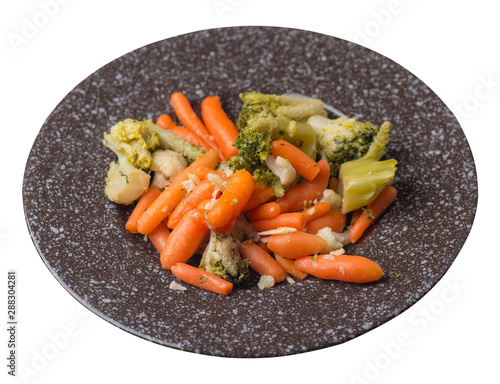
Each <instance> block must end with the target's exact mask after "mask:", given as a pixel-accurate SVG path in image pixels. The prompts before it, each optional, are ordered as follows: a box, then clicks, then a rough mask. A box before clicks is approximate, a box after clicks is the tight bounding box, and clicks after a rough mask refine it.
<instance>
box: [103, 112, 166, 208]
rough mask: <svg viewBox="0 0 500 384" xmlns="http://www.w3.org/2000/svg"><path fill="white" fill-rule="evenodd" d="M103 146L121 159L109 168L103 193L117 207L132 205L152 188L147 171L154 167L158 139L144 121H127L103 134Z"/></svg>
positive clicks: (158, 143)
mask: <svg viewBox="0 0 500 384" xmlns="http://www.w3.org/2000/svg"><path fill="white" fill-rule="evenodd" d="M103 144H104V145H105V146H106V147H108V148H109V149H111V150H112V151H113V152H114V153H115V154H116V156H117V157H118V160H117V161H116V162H115V161H113V162H111V163H110V165H109V170H108V173H107V176H106V187H105V189H104V193H105V194H106V196H108V198H109V199H110V200H112V201H114V202H116V203H118V204H124V205H128V204H131V203H133V202H134V201H135V200H136V199H138V198H139V197H140V196H141V195H142V194H143V193H144V192H145V191H146V189H147V188H148V187H149V182H150V175H149V174H148V173H147V172H145V171H144V170H147V169H148V168H149V167H150V166H151V162H152V156H151V151H152V150H154V149H156V148H157V147H158V146H159V145H160V141H159V138H158V135H157V134H156V133H155V132H150V131H148V130H147V129H146V127H145V125H144V124H143V123H142V122H141V121H138V120H133V119H126V120H123V121H120V122H119V123H117V124H116V125H114V126H113V127H112V128H111V130H110V132H109V133H104V138H103Z"/></svg>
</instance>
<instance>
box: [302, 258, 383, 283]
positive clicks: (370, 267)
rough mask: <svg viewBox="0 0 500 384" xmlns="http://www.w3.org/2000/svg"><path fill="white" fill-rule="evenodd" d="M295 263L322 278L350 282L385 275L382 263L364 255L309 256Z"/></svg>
mask: <svg viewBox="0 0 500 384" xmlns="http://www.w3.org/2000/svg"><path fill="white" fill-rule="evenodd" d="M295 265H296V266H297V268H299V269H300V270H302V271H304V272H306V273H309V274H311V275H313V276H316V277H319V278H321V279H327V280H339V281H345V282H350V283H369V282H372V281H376V280H378V279H380V278H381V277H382V276H383V275H384V272H383V271H382V268H381V267H380V265H378V264H377V263H376V262H374V261H372V260H370V259H367V258H366V257H363V256H350V255H335V256H334V255H317V256H312V257H311V256H307V257H301V258H299V259H296V260H295Z"/></svg>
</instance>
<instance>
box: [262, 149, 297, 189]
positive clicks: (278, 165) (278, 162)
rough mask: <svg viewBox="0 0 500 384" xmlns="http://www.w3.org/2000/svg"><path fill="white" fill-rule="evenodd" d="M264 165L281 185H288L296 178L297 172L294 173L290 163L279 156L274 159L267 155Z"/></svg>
mask: <svg viewBox="0 0 500 384" xmlns="http://www.w3.org/2000/svg"><path fill="white" fill-rule="evenodd" d="M266 164H267V166H268V167H269V169H270V170H271V171H272V172H273V173H274V174H275V175H276V176H278V177H279V179H280V182H281V184H283V185H290V184H292V183H293V181H294V180H295V179H296V178H297V171H295V168H294V167H293V166H292V164H290V161H288V160H287V159H284V158H282V157H281V156H278V157H276V158H275V157H274V156H273V155H268V156H267V159H266Z"/></svg>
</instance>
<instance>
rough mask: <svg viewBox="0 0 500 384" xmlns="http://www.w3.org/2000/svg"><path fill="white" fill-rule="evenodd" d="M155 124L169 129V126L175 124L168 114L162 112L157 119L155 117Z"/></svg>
mask: <svg viewBox="0 0 500 384" xmlns="http://www.w3.org/2000/svg"><path fill="white" fill-rule="evenodd" d="M156 125H157V126H159V127H161V128H163V129H169V128H170V127H171V126H173V125H175V123H174V121H173V120H172V118H171V117H170V116H169V115H167V114H165V113H164V114H162V115H160V116H158V119H156Z"/></svg>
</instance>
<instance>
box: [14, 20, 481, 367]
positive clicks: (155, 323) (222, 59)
mask: <svg viewBox="0 0 500 384" xmlns="http://www.w3.org/2000/svg"><path fill="white" fill-rule="evenodd" d="M247 90H257V91H261V92H266V93H276V94H284V93H298V94H302V95H308V96H312V97H318V98H321V99H322V100H324V101H325V103H327V104H329V105H331V106H333V107H334V108H335V109H336V110H339V111H342V112H343V113H345V114H347V115H348V116H352V117H356V118H357V119H360V120H367V121H371V122H373V123H375V124H377V125H379V124H381V123H382V122H383V121H384V120H390V121H391V123H392V133H391V141H390V144H389V146H388V149H387V155H388V156H389V157H391V158H395V159H397V160H398V162H399V166H398V171H397V176H396V179H395V180H394V186H395V187H396V188H397V189H398V191H399V194H398V198H397V200H396V202H395V203H394V204H393V205H392V206H391V207H390V208H389V210H388V211H387V212H386V213H385V214H384V215H383V216H382V217H381V218H380V220H379V221H378V223H377V225H375V226H373V227H371V228H370V229H369V230H368V232H367V233H366V234H365V236H364V237H363V239H362V240H360V241H359V242H357V243H356V244H355V245H351V246H349V248H348V252H349V253H350V254H358V255H361V256H366V257H368V258H370V259H372V260H374V261H376V262H378V263H379V264H380V265H381V266H382V268H383V269H384V271H385V276H384V277H383V278H382V279H381V280H379V281H378V282H376V283H371V284H364V285H355V284H349V283H341V282H332V281H321V280H319V279H316V278H307V279H305V280H304V281H299V282H297V283H296V284H287V283H286V282H285V283H282V284H279V285H277V286H275V287H273V288H272V289H269V290H263V291H261V290H259V289H258V288H257V287H251V288H249V289H236V290H234V291H233V293H232V294H231V295H229V296H227V297H226V296H219V295H217V294H213V293H211V292H205V291H202V290H200V289H197V288H193V287H190V288H189V289H188V290H187V291H184V292H178V291H172V290H170V289H169V288H168V286H169V284H170V282H171V281H172V280H173V275H172V274H171V273H170V272H169V271H166V270H163V269H162V268H161V266H160V263H159V257H158V254H157V252H156V250H155V249H154V248H153V246H152V245H151V243H148V242H145V241H144V238H143V237H142V236H139V235H133V234H130V233H128V232H127V231H126V230H125V228H124V225H125V221H126V219H127V217H128V214H129V213H130V211H131V207H124V206H118V205H115V204H114V203H112V202H111V201H109V200H108V199H107V198H106V197H105V195H104V192H103V189H104V185H105V175H106V172H107V166H108V164H109V162H110V161H112V160H114V156H113V154H112V153H111V151H109V150H108V149H107V148H105V147H104V146H103V145H102V144H101V140H102V135H103V133H104V132H105V131H107V130H109V128H110V127H111V126H112V125H113V124H115V123H116V122H117V121H119V120H122V119H124V118H127V117H132V118H140V117H146V118H153V119H155V118H156V117H158V116H159V115H160V114H162V113H172V109H171V106H170V103H169V98H170V95H171V94H172V93H173V92H175V91H179V92H183V93H184V94H185V95H187V96H188V98H189V99H190V100H191V102H192V104H193V107H194V108H195V110H197V111H199V105H200V103H201V100H202V99H203V97H205V96H208V95H214V94H215V95H218V96H219V97H220V98H221V100H222V102H223V106H224V108H225V109H226V111H227V113H228V115H229V116H230V117H231V118H232V119H236V117H237V115H238V111H239V109H240V107H241V103H240V100H239V98H238V94H239V93H240V92H242V91H247ZM23 202H24V209H25V217H26V221H27V225H28V228H29V231H30V234H31V236H32V239H33V242H34V244H35V246H36V249H37V251H38V252H39V254H40V256H41V258H42V260H43V262H44V263H45V264H46V266H47V267H48V269H49V270H50V271H51V272H52V273H53V275H54V276H55V278H56V279H57V280H58V281H59V282H60V283H61V284H62V285H63V287H64V288H65V289H66V290H67V291H68V292H69V293H70V294H71V295H73V296H74V297H75V298H76V299H77V300H78V301H79V302H80V303H81V304H83V305H84V306H85V307H87V308H88V309H90V310H91V311H93V312H94V313H95V314H97V315H98V316H100V317H102V318H104V319H106V320H107V321H109V322H110V323H112V324H114V325H115V326H117V327H119V328H121V329H123V330H125V331H128V332H130V333H132V334H134V335H137V336H139V337H142V338H144V339H147V340H150V341H152V342H155V343H159V344H162V345H165V346H168V347H172V348H177V349H180V350H184V351H189V352H196V353H201V354H206V355H214V356H226V357H270V356H284V355H292V354H297V353H302V352H306V351H312V350H317V349H320V348H325V347H331V346H334V345H337V344H340V343H343V342H346V341H348V340H351V339H353V338H355V337H358V336H360V335H362V334H364V333H366V332H368V331H370V330H372V329H374V328H375V327H378V326H380V325H381V324H384V323H385V322H387V321H388V320H390V319H392V318H394V317H395V316H397V315H398V314H400V313H401V312H403V311H405V310H406V309H408V308H409V307H410V306H411V305H413V304H415V302H417V301H418V300H419V299H420V298H422V296H424V295H425V294H426V293H427V292H428V291H429V290H430V289H431V288H432V287H433V286H434V285H435V284H436V283H437V282H438V281H439V280H440V279H441V278H442V277H443V275H444V274H445V273H446V271H447V270H448V268H449V267H450V265H451V264H452V263H453V261H454V259H455V258H456V257H457V255H458V253H459V252H460V249H461V247H462V246H463V244H464V242H465V240H466V238H467V236H468V234H469V231H470V229H471V226H472V223H473V220H474V216H475V212H476V205H477V177H476V171H475V165H474V160H473V156H472V154H471V151H470V148H469V145H468V143H467V140H466V138H465V136H464V133H463V131H462V129H461V127H460V125H459V123H458V122H457V120H456V118H455V117H454V116H453V114H452V113H451V112H450V110H449V109H448V108H447V107H446V105H445V104H444V103H443V102H442V101H441V100H440V99H439V97H438V96H437V95H436V94H435V93H434V92H433V91H432V90H431V89H429V87H427V86H426V85H425V84H424V83H423V82H422V81H420V80H419V79H418V78H417V77H415V76H414V75H413V74H411V73H410V72H408V71H407V70H405V69H404V68H403V67H401V66H400V65H398V64H397V63H395V62H394V61H392V60H390V59H388V58H386V57H384V56H381V55H380V54H378V53H376V52H373V51H371V50H369V49H366V48H363V47H361V46H359V45H356V44H354V43H351V42H348V41H344V40H341V39H338V38H334V37H331V36H326V35H323V34H318V33H313V32H309V31H304V30H297V29H287V28H276V27H256V26H248V27H231V28H221V29H211V30H204V31H198V32H194V33H189V34H185V35H181V36H177V37H174V38H170V39H166V40H163V41H159V42H156V43H153V44H150V45H147V46H145V47H142V48H139V49H137V50H134V51H132V52H130V53H128V54H126V55H124V56H122V57H120V58H118V59H116V60H114V61H112V62H111V63H109V64H107V65H105V66H104V67H102V68H101V69H99V70H97V71H96V72H95V73H93V74H92V75H90V76H89V77H88V78H86V79H85V80H83V81H82V82H81V83H80V84H78V85H77V86H76V87H75V88H74V89H73V90H72V91H71V92H70V93H69V94H68V95H67V96H66V97H65V98H64V99H63V100H62V101H61V102H60V103H59V104H58V105H57V107H56V108H55V109H54V111H52V113H51V114H50V115H49V117H48V118H47V120H46V121H45V123H44V124H43V126H42V128H41V130H40V132H39V134H38V136H37V138H36V140H35V142H34V145H33V148H32V150H31V152H30V155H29V158H28V161H27V164H26V169H25V175H24V181H23Z"/></svg>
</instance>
